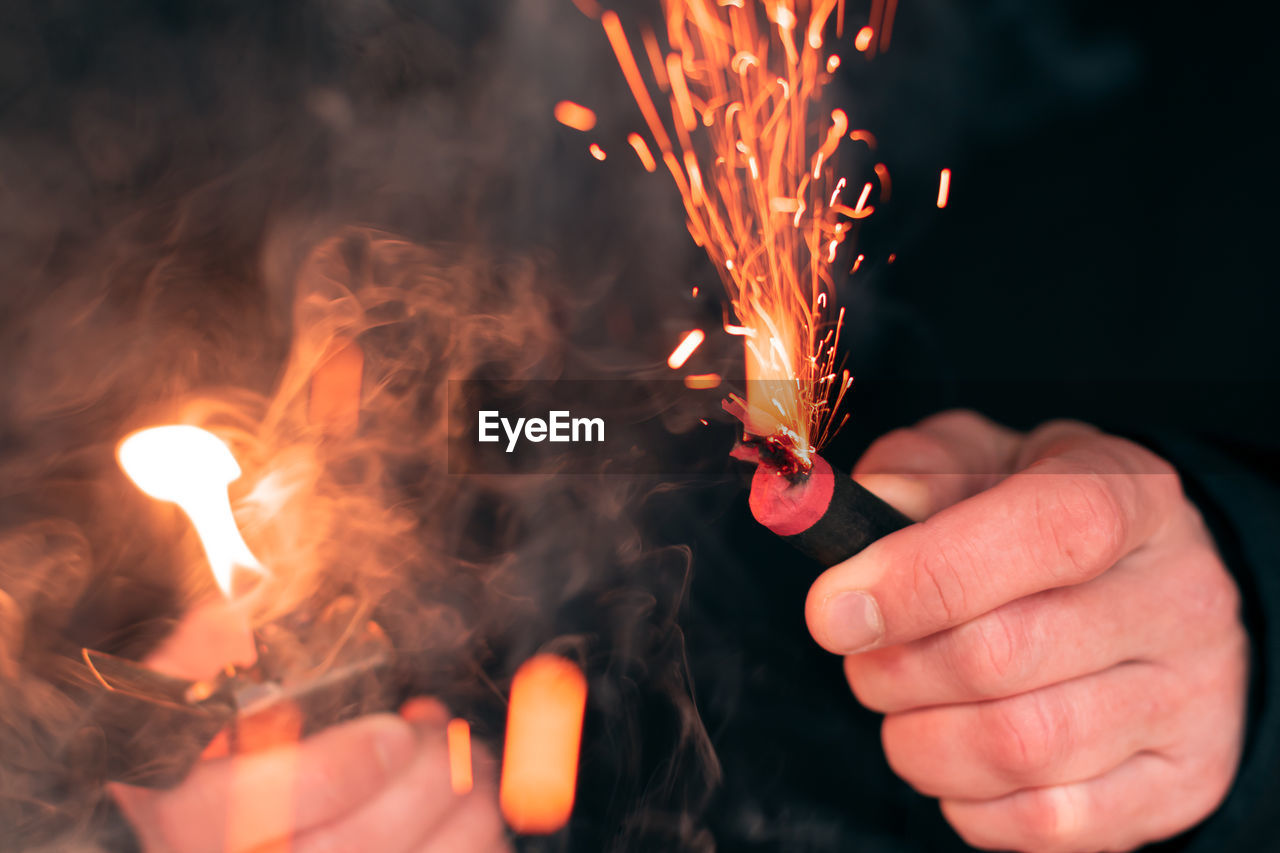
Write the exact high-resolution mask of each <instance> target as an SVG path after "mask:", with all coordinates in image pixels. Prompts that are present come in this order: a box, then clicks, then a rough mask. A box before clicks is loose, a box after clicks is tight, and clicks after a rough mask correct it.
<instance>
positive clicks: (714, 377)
mask: <svg viewBox="0 0 1280 853" xmlns="http://www.w3.org/2000/svg"><path fill="white" fill-rule="evenodd" d="M720 381H721V378H720V374H719V373H694V374H691V375H689V376H686V377H685V378H684V385H685V387H686V388H692V389H693V390H694V391H710V390H711V389H712V388H719V387H720Z"/></svg>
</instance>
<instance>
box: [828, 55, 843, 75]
mask: <svg viewBox="0 0 1280 853" xmlns="http://www.w3.org/2000/svg"><path fill="white" fill-rule="evenodd" d="M839 67H840V57H838V56H836V55H835V54H834V53H833V54H831V55H830V56H828V57H827V73H828V74H834V73H836V69H837V68H839Z"/></svg>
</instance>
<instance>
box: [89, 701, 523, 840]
mask: <svg viewBox="0 0 1280 853" xmlns="http://www.w3.org/2000/svg"><path fill="white" fill-rule="evenodd" d="M447 723H448V714H447V713H446V711H445V709H444V706H442V705H441V704H440V703H438V702H436V701H434V700H430V699H415V700H412V701H411V702H409V703H407V704H406V705H405V707H404V708H403V709H401V716H400V717H397V716H395V715H393V714H375V715H370V716H365V717H361V718H359V719H356V720H352V721H350V722H347V723H344V724H342V725H338V726H334V727H332V728H329V729H326V730H324V731H322V732H320V733H318V734H316V735H314V736H312V737H309V738H306V739H304V740H302V741H301V742H298V743H293V744H286V745H284V746H278V747H275V748H272V749H266V750H263V751H259V752H253V753H250V754H245V755H233V756H229V757H222V758H214V759H206V760H205V761H202V762H201V763H200V764H199V765H197V767H196V768H195V770H194V771H193V772H192V773H191V775H190V776H188V777H187V779H186V780H184V781H183V782H182V784H180V785H178V786H177V787H176V788H174V789H172V790H169V791H152V790H147V789H144V788H135V787H130V786H127V785H114V786H112V793H113V794H114V796H115V797H116V800H117V802H118V803H119V804H120V806H121V809H122V810H123V811H124V813H125V815H126V817H127V818H128V819H129V821H130V823H131V824H132V825H133V827H134V829H135V831H136V833H137V835H138V837H139V839H140V841H141V842H142V846H143V849H144V850H145V851H146V853H244V852H245V851H255V853H263V851H276V850H279V851H291V853H348V851H349V853H363V851H367V850H377V851H386V853H425V851H447V853H468V851H474V853H497V851H507V850H510V845H509V844H508V842H507V839H506V835H505V831H504V828H503V824H502V819H501V818H500V817H499V815H498V805H497V793H496V783H495V771H494V762H493V760H492V758H490V757H489V755H488V753H487V752H485V751H484V750H483V748H482V747H481V746H480V745H479V744H476V745H475V756H474V775H475V785H474V787H473V788H472V790H471V791H470V792H469V793H467V794H463V795H457V794H455V793H453V790H452V788H451V785H450V776H449V756H448V748H447V743H446V737H445V726H446V724H447Z"/></svg>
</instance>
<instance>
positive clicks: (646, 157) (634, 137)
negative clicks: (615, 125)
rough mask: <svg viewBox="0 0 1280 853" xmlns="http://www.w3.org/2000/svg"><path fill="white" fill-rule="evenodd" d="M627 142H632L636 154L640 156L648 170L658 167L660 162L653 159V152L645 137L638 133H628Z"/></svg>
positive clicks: (645, 168)
mask: <svg viewBox="0 0 1280 853" xmlns="http://www.w3.org/2000/svg"><path fill="white" fill-rule="evenodd" d="M627 142H629V143H631V147H632V148H634V149H635V151H636V156H637V157H639V158H640V162H641V163H642V164H643V165H644V170H645V171H646V172H652V171H654V170H655V169H657V168H658V164H657V163H656V162H655V161H654V159H653V154H652V153H651V152H650V151H649V145H648V143H646V142H645V141H644V137H643V136H641V135H640V134H638V133H629V134H627Z"/></svg>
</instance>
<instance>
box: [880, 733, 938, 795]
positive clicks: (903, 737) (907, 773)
mask: <svg viewBox="0 0 1280 853" xmlns="http://www.w3.org/2000/svg"><path fill="white" fill-rule="evenodd" d="M917 729H918V727H917V726H915V725H913V724H912V723H911V718H910V716H909V715H906V714H890V715H889V716H887V717H885V718H884V722H883V723H882V724H881V726H880V744H881V746H882V748H883V749H884V757H885V760H886V761H887V762H888V763H889V768H890V769H891V770H893V772H894V773H895V774H896V775H897V776H898V777H899V778H900V779H902V780H903V781H904V782H906V783H907V784H908V785H910V786H911V787H912V788H914V789H915V790H916V791H917V792H919V793H921V794H924V795H925V796H928V795H929V794H930V792H931V789H930V787H929V784H928V780H927V779H926V778H925V777H923V776H921V775H920V774H919V773H918V772H917V770H916V767H917V765H918V764H920V761H919V760H918V759H917V753H918V751H919V750H921V748H922V742H921V739H920V738H919V737H918V736H917Z"/></svg>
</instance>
